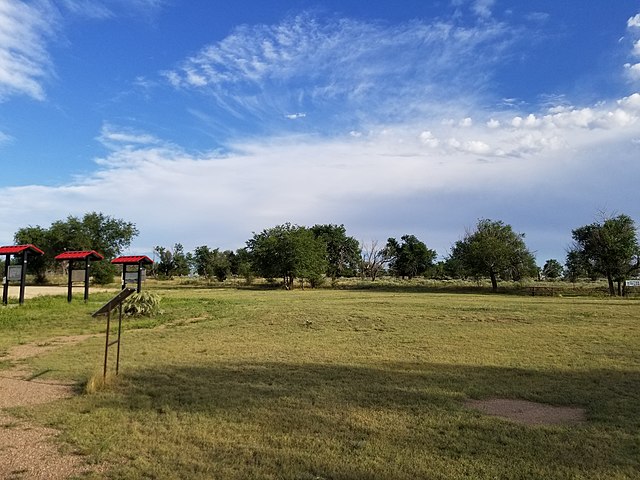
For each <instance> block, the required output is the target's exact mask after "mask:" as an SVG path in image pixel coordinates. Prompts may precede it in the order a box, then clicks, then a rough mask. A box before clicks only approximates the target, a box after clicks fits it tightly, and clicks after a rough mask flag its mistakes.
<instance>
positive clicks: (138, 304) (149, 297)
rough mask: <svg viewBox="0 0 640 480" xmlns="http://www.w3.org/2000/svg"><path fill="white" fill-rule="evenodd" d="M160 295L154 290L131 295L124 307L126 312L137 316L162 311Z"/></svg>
mask: <svg viewBox="0 0 640 480" xmlns="http://www.w3.org/2000/svg"><path fill="white" fill-rule="evenodd" d="M160 300H161V298H160V295H158V294H157V293H152V292H140V293H134V294H132V295H130V296H129V297H128V298H127V299H126V300H125V301H124V302H122V307H123V310H124V313H125V314H127V315H130V316H135V317H143V316H145V317H151V316H153V315H158V314H161V313H162V310H161V309H160Z"/></svg>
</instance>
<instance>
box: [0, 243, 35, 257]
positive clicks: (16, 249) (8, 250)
mask: <svg viewBox="0 0 640 480" xmlns="http://www.w3.org/2000/svg"><path fill="white" fill-rule="evenodd" d="M25 250H28V251H29V252H32V253H37V254H38V255H44V252H43V251H42V250H40V249H39V248H38V247H36V246H35V245H32V244H28V245H13V246H10V247H0V255H15V254H16V253H22V252H24V251H25Z"/></svg>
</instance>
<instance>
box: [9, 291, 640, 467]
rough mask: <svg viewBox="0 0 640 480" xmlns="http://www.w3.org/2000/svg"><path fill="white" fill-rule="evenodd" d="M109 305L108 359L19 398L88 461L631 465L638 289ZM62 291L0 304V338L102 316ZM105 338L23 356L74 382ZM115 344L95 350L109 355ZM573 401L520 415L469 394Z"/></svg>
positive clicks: (175, 297)
mask: <svg viewBox="0 0 640 480" xmlns="http://www.w3.org/2000/svg"><path fill="white" fill-rule="evenodd" d="M155 291H156V292H157V293H159V294H160V295H161V296H162V297H163V300H162V309H163V310H164V311H165V313H164V314H163V315H161V316H159V317H155V318H152V319H142V320H139V319H130V320H126V322H125V328H126V330H125V332H124V335H123V345H122V363H121V374H120V376H119V377H118V378H117V379H116V380H114V381H113V382H112V383H111V384H110V385H108V386H107V387H106V388H103V389H98V390H97V391H96V392H95V393H92V394H90V395H79V396H78V397H76V398H74V399H72V400H65V401H59V402H56V403H53V404H49V405H45V406H41V407H37V408H30V409H22V410H17V411H16V412H17V413H18V414H20V415H24V416H28V417H30V418H32V419H34V420H35V421H37V422H40V423H43V424H48V425H52V426H55V427H56V428H59V429H60V430H61V431H62V436H61V440H62V441H64V442H65V445H66V446H67V448H71V449H73V450H75V451H77V452H79V453H80V454H83V455H86V456H87V458H88V459H89V460H90V461H92V462H96V463H100V462H108V463H109V465H110V468H109V469H108V471H107V473H106V474H104V473H101V474H100V475H99V476H96V478H103V477H104V476H105V475H107V477H108V478H116V479H130V478H134V479H135V478H157V479H173V478H190V479H211V478H214V479H215V478H219V479H251V478H256V479H265V478H266V479H269V478H272V479H277V478H284V479H297V480H311V479H316V480H319V479H353V480H355V479H415V478H426V479H463V478H466V479H492V478H509V479H541V478H544V479H633V478H638V477H640V436H639V434H638V432H640V326H639V325H638V316H639V315H638V314H639V313H640V303H638V302H637V301H636V300H620V299H617V300H616V299H599V298H596V299H594V298H583V297H575V298H566V297H564V298H551V297H545V298H541V297H518V296H511V295H509V296H496V295H473V294H464V295H463V294H447V293H424V292H420V293H415V292H411V291H403V290H396V291H394V290H393V289H391V288H390V289H388V290H379V291H378V290H376V291H362V290H338V291H335V290H326V289H323V290H304V291H299V290H298V291H293V292H284V291H277V290H274V291H260V290H231V289H216V290H213V289H198V288H182V289H181V288H172V289H168V290H161V289H158V290H155ZM92 297H94V298H92V300H91V303H90V304H89V305H84V304H82V303H81V302H78V303H73V304H71V305H67V304H66V301H65V299H64V298H62V297H60V298H58V297H52V298H48V299H37V301H36V300H29V302H28V303H26V304H25V306H24V307H22V308H9V309H0V339H1V340H0V349H5V350H6V349H8V348H9V347H10V346H11V345H12V344H17V343H20V342H23V343H24V342H29V341H38V340H39V341H43V340H46V339H47V338H50V337H52V336H57V335H61V334H64V333H65V332H66V333H67V334H77V333H91V332H100V331H101V329H103V328H104V320H103V319H102V320H96V319H92V318H91V317H90V312H91V311H95V310H97V308H98V307H99V306H100V305H101V302H102V303H103V302H104V301H106V300H107V299H108V298H109V296H108V295H103V296H100V295H95V296H93V295H92ZM103 342H104V338H103V337H97V338H93V339H89V340H87V341H85V342H83V343H81V344H79V345H74V346H65V347H63V348H60V349H58V350H56V351H53V352H51V353H48V354H46V355H42V356H40V357H37V358H35V359H32V360H30V361H29V362H28V364H29V365H30V367H31V368H32V369H33V371H34V373H38V372H46V373H44V374H43V375H42V376H40V377H38V378H40V379H43V378H44V379H46V378H58V379H72V380H74V381H76V382H78V384H83V383H85V382H87V380H88V379H89V378H91V376H92V375H93V374H94V373H95V372H96V371H100V369H101V365H102V354H103V348H104V345H103ZM111 360H112V361H113V359H111ZM487 397H507V398H521V399H527V400H533V401H539V402H546V403H550V404H554V405H572V406H579V407H583V408H585V409H586V411H587V417H588V422H587V423H586V424H584V425H577V426H538V427H527V426H522V425H518V424H515V423H511V422H508V421H504V420H500V419H497V418H493V417H488V416H485V415H481V414H479V413H477V412H474V411H470V410H468V409H466V408H464V406H463V401H464V400H465V399H467V398H487Z"/></svg>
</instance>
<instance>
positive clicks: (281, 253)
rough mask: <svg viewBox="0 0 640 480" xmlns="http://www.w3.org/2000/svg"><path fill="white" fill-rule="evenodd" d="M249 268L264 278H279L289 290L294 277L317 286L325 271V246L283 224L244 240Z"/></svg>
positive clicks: (303, 230)
mask: <svg viewBox="0 0 640 480" xmlns="http://www.w3.org/2000/svg"><path fill="white" fill-rule="evenodd" d="M247 250H248V252H249V253H250V254H251V259H252V263H253V269H254V271H255V272H256V273H258V274H259V275H262V276H263V277H265V278H282V280H283V283H284V287H285V288H286V289H288V290H289V289H292V288H293V285H294V281H295V279H296V278H299V279H301V280H304V279H305V278H306V279H308V280H310V281H311V284H312V286H313V285H314V284H315V283H317V282H318V281H319V280H320V279H321V278H322V275H323V274H324V272H325V271H326V268H327V259H326V257H327V251H326V246H325V243H324V242H323V241H322V240H321V239H319V238H317V237H316V236H315V235H314V233H313V232H312V231H311V230H310V229H308V228H306V227H300V226H297V225H292V224H290V223H286V224H284V225H278V226H276V227H273V228H269V229H266V230H263V231H262V232H261V233H254V235H253V238H251V239H250V240H248V241H247Z"/></svg>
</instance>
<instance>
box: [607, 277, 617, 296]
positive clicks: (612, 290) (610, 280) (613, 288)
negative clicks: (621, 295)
mask: <svg viewBox="0 0 640 480" xmlns="http://www.w3.org/2000/svg"><path fill="white" fill-rule="evenodd" d="M607 282H609V295H611V296H612V297H615V296H616V289H615V287H614V286H613V278H612V277H611V274H610V273H607Z"/></svg>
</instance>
